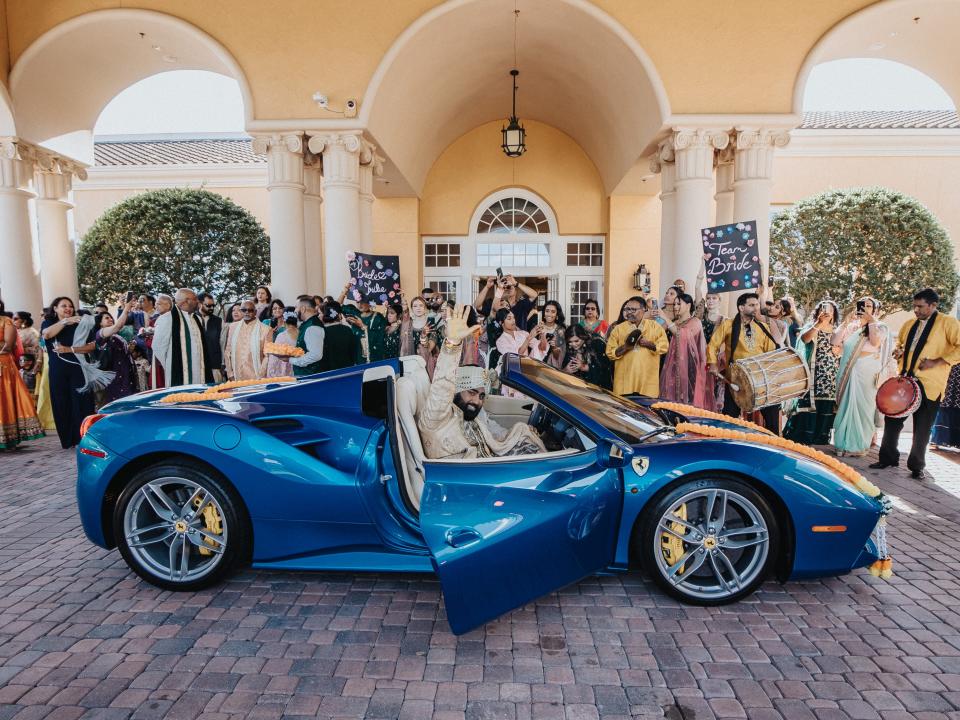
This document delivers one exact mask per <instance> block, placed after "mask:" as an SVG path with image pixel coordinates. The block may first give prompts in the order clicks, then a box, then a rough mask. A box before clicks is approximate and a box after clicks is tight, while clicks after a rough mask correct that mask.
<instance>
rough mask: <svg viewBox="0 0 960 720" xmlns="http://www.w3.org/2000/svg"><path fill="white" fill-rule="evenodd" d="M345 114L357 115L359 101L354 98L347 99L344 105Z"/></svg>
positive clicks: (349, 115)
mask: <svg viewBox="0 0 960 720" xmlns="http://www.w3.org/2000/svg"><path fill="white" fill-rule="evenodd" d="M343 116H344V117H348V118H352V117H356V116H357V101H356V100H354V99H353V98H350V99H349V100H347V102H345V103H344V105H343Z"/></svg>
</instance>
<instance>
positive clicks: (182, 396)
mask: <svg viewBox="0 0 960 720" xmlns="http://www.w3.org/2000/svg"><path fill="white" fill-rule="evenodd" d="M231 397H232V394H231V393H228V392H213V391H212V390H208V391H206V392H183V393H173V394H171V395H167V396H166V397H164V398H163V399H162V400H161V401H160V402H162V403H178V402H200V401H207V400H229V399H230V398H231Z"/></svg>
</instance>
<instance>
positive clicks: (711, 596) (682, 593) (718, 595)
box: [639, 478, 780, 605]
mask: <svg viewBox="0 0 960 720" xmlns="http://www.w3.org/2000/svg"><path fill="white" fill-rule="evenodd" d="M779 540H780V538H779V532H778V529H777V524H776V519H775V516H774V513H773V510H772V509H771V508H770V505H769V503H768V502H767V501H766V500H765V499H764V498H763V496H762V495H761V494H760V493H758V492H757V491H756V490H754V489H753V488H752V487H750V486H749V485H747V484H746V483H744V482H742V481H740V480H734V479H732V478H731V479H727V478H717V479H712V478H702V479H697V480H692V481H690V482H687V483H684V484H682V485H680V486H678V487H676V488H674V489H673V490H671V491H670V492H669V493H667V494H666V495H665V496H664V497H662V498H660V500H659V501H658V502H656V503H655V505H654V506H653V508H652V509H651V511H650V513H649V514H648V515H647V519H646V522H645V524H644V526H643V529H642V531H641V536H640V543H641V547H640V548H639V549H640V551H641V554H642V557H643V561H644V565H645V567H646V569H647V571H648V572H649V573H650V574H651V575H652V576H653V579H654V580H655V581H656V583H657V584H658V585H659V586H660V587H661V588H663V589H664V590H665V591H666V592H667V594H669V595H672V596H673V597H675V598H677V599H679V600H683V601H684V602H688V603H693V604H696V605H724V604H727V603H731V602H735V601H737V600H739V599H741V598H743V597H746V596H747V595H749V594H750V593H752V592H753V591H754V590H756V589H757V587H758V586H759V585H760V584H761V583H762V582H763V580H764V578H765V577H766V575H767V571H768V569H769V568H770V567H771V566H772V565H773V563H774V561H775V559H776V557H777V553H778V552H779Z"/></svg>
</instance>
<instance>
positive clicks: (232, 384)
mask: <svg viewBox="0 0 960 720" xmlns="http://www.w3.org/2000/svg"><path fill="white" fill-rule="evenodd" d="M296 381H297V379H296V378H294V377H289V376H286V377H275V378H260V379H257V378H254V379H252V380H230V381H229V382H225V383H220V384H219V385H214V386H213V387H212V388H210V389H211V390H212V391H214V392H223V391H224V390H233V389H235V388H242V387H250V386H251V385H276V384H277V383H292V382H296Z"/></svg>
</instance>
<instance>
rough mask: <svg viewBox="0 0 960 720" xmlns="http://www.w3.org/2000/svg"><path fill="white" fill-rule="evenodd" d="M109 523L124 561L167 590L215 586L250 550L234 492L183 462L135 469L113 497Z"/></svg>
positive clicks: (246, 526) (242, 512) (246, 525)
mask: <svg viewBox="0 0 960 720" xmlns="http://www.w3.org/2000/svg"><path fill="white" fill-rule="evenodd" d="M113 527H114V536H115V537H116V538H117V546H118V548H119V550H120V554H121V555H123V559H124V560H126V562H127V565H129V566H130V568H131V569H132V570H133V571H134V572H135V573H137V574H138V575H139V576H140V577H142V578H143V579H144V580H146V581H147V582H149V583H151V584H153V585H156V586H158V587H162V588H165V589H167V590H199V589H201V588H205V587H209V586H211V585H215V584H216V583H218V582H219V581H220V580H222V579H223V578H224V577H225V576H226V575H227V574H228V573H229V572H230V571H231V570H233V568H234V567H235V566H236V565H237V564H238V563H239V562H241V561H242V560H243V559H245V558H246V556H247V550H248V548H249V538H250V531H249V520H248V519H247V513H246V511H245V509H244V507H243V504H242V502H241V501H240V499H239V498H238V497H237V494H236V491H234V490H233V488H231V487H230V486H228V485H227V484H226V483H224V482H223V481H222V480H220V479H218V478H216V477H214V476H213V475H212V474H211V473H209V472H208V471H206V470H205V469H203V468H200V467H196V466H193V465H189V464H186V463H184V464H180V463H174V464H164V465H155V466H152V467H149V468H147V469H145V470H142V471H141V472H140V473H138V474H137V475H136V476H135V477H134V479H133V481H132V482H131V483H130V484H129V485H127V487H126V488H124V490H123V492H122V493H121V495H120V498H119V500H118V501H117V504H116V507H115V508H114V513H113Z"/></svg>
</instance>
